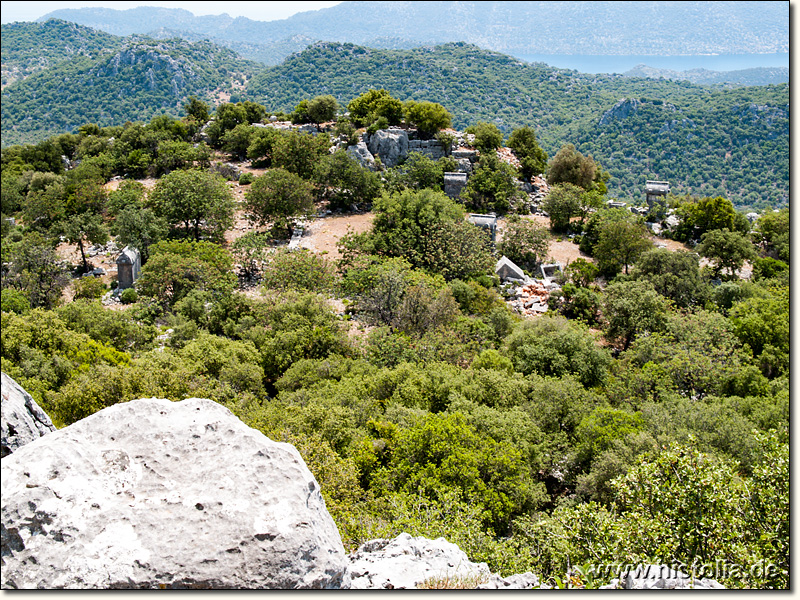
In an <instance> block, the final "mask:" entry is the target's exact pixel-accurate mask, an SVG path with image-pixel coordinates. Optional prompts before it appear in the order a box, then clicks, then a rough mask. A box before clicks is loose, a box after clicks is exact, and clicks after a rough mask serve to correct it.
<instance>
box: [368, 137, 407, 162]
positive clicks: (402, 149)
mask: <svg viewBox="0 0 800 600" xmlns="http://www.w3.org/2000/svg"><path fill="white" fill-rule="evenodd" d="M368 145H369V151H370V152H371V153H372V155H373V156H379V157H380V159H381V162H382V163H383V164H384V165H386V166H387V167H389V168H391V167H395V166H397V165H399V164H400V163H401V162H403V161H404V160H405V159H406V158H407V157H408V133H406V131H405V130H403V129H379V130H378V131H376V132H375V133H373V134H372V135H371V136H369V144H368Z"/></svg>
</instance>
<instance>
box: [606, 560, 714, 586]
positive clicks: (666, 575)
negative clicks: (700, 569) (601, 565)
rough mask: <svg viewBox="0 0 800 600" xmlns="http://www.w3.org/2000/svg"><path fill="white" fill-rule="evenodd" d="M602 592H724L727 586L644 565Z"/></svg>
mask: <svg viewBox="0 0 800 600" xmlns="http://www.w3.org/2000/svg"><path fill="white" fill-rule="evenodd" d="M600 589H602V590H613V589H624V590H686V589H694V590H724V589H725V586H724V585H722V584H721V583H719V582H718V581H717V580H715V579H706V578H703V579H699V578H694V577H690V576H689V575H687V574H686V573H681V572H680V571H676V570H674V569H671V568H669V567H668V566H666V565H642V566H640V567H637V568H636V569H635V570H633V571H629V572H627V573H623V574H622V575H621V576H620V577H619V579H612V580H611V582H610V583H609V584H608V585H604V586H601V587H600Z"/></svg>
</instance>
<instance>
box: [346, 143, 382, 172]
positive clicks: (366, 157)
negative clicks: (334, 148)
mask: <svg viewBox="0 0 800 600" xmlns="http://www.w3.org/2000/svg"><path fill="white" fill-rule="evenodd" d="M347 156H349V157H350V158H352V159H353V160H356V161H358V164H360V165H361V166H362V167H364V168H365V169H369V170H371V171H374V170H375V157H374V156H372V152H370V151H369V148H367V144H366V142H364V141H363V140H360V141H359V142H358V144H356V145H354V146H348V147H347Z"/></svg>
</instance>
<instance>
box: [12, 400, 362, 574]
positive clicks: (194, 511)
mask: <svg viewBox="0 0 800 600" xmlns="http://www.w3.org/2000/svg"><path fill="white" fill-rule="evenodd" d="M4 385H5V384H4ZM2 498H3V506H2V556H3V569H2V587H3V588H159V587H166V588H248V589H256V588H335V587H347V581H346V579H345V577H346V574H345V573H346V572H345V568H346V565H347V557H346V556H345V553H344V548H343V547H342V542H341V538H340V537H339V533H338V531H337V529H336V526H335V524H334V523H333V520H332V519H331V517H330V515H329V514H328V512H327V510H326V509H325V503H324V501H323V499H322V496H321V495H320V490H319V485H318V484H317V482H316V481H315V479H314V477H313V476H312V475H311V473H310V472H309V470H308V468H307V467H306V465H305V463H304V462H303V460H302V458H301V457H300V455H299V453H298V452H297V450H296V449H295V448H294V447H293V446H291V445H289V444H284V443H277V442H273V441H271V440H269V439H268V438H267V437H266V436H264V435H263V434H262V433H260V432H258V431H256V430H254V429H251V428H249V427H247V426H246V425H245V424H244V423H242V422H241V421H240V420H239V419H237V418H236V417H235V416H234V415H233V414H232V413H231V412H230V411H229V410H228V409H226V408H224V407H223V406H220V405H219V404H216V403H214V402H211V401H210V400H200V399H196V398H193V399H189V400H184V401H183V402H175V403H173V402H169V401H167V400H157V399H143V400H135V401H132V402H128V403H124V404H118V405H115V406H112V407H109V408H106V409H104V410H102V411H100V412H98V413H96V414H94V415H92V416H90V417H88V418H86V419H83V420H82V421H79V422H78V423H75V424H74V425H71V426H69V427H66V428H64V429H61V430H59V431H56V432H53V433H50V434H48V435H47V436H45V437H42V438H39V439H37V440H36V441H34V442H31V443H30V444H27V445H26V446H24V447H22V448H20V449H19V450H18V451H16V452H14V453H13V454H11V455H9V456H8V457H6V458H5V459H3V461H2Z"/></svg>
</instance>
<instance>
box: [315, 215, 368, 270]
mask: <svg viewBox="0 0 800 600" xmlns="http://www.w3.org/2000/svg"><path fill="white" fill-rule="evenodd" d="M374 217H375V215H373V214H372V213H361V214H353V215H330V216H327V217H322V218H316V219H313V220H312V221H310V222H309V224H308V227H307V228H306V231H305V234H304V235H303V239H302V240H301V241H300V247H301V248H308V249H309V250H312V251H314V252H316V253H318V254H323V255H325V256H326V257H327V258H328V259H331V260H338V259H339V258H341V254H340V253H339V249H338V248H337V247H336V244H337V242H338V241H339V240H340V239H341V238H342V237H343V236H344V235H345V234H347V233H350V232H353V233H362V232H364V231H368V230H369V229H370V227H372V220H373V218H374Z"/></svg>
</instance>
